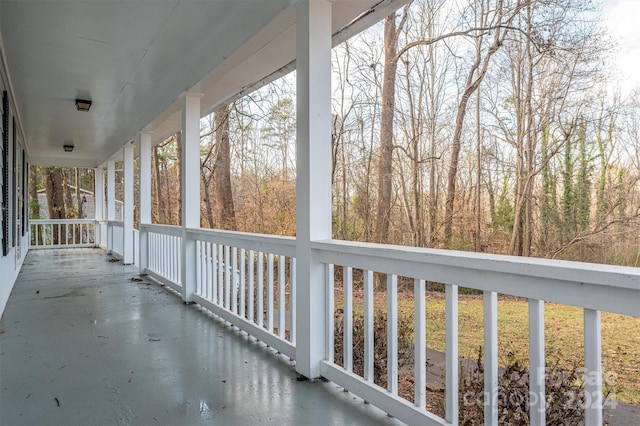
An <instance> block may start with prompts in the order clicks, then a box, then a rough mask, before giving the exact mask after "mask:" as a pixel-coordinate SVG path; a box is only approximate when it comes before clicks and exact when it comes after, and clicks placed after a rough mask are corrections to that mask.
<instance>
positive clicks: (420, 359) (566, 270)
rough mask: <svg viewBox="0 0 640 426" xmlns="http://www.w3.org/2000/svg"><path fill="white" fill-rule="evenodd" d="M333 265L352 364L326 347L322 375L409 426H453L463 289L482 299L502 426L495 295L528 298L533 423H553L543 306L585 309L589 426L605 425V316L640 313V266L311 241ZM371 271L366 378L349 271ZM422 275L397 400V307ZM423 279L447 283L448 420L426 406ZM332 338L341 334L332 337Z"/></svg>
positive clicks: (493, 406)
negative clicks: (382, 379)
mask: <svg viewBox="0 0 640 426" xmlns="http://www.w3.org/2000/svg"><path fill="white" fill-rule="evenodd" d="M312 249H313V250H314V251H315V252H316V254H317V255H318V257H319V258H320V260H321V261H322V262H323V263H325V264H326V265H327V269H328V272H329V273H328V274H327V276H328V280H327V284H326V288H327V294H328V298H329V300H330V302H329V303H328V312H327V314H326V317H325V318H326V320H327V321H328V326H327V330H329V333H333V330H334V328H333V327H334V324H333V321H334V315H333V303H332V301H333V280H334V278H333V277H334V275H333V265H340V266H342V267H343V268H344V274H343V275H344V277H345V278H344V279H345V281H344V287H343V288H344V312H345V314H344V318H345V322H346V323H345V327H344V330H345V331H344V336H342V337H343V341H344V342H345V344H344V346H345V348H347V349H346V350H345V353H344V358H345V360H344V366H345V368H343V367H340V366H338V365H336V364H335V363H334V362H333V348H332V347H328V348H327V353H326V360H325V361H323V362H322V367H321V372H322V375H323V376H324V377H326V378H328V379H330V380H332V381H334V382H336V383H338V384H340V385H342V386H344V387H345V388H346V389H349V390H350V391H352V392H353V393H355V394H357V395H359V396H360V397H362V398H363V399H364V400H366V401H369V402H371V403H373V404H375V405H377V406H379V407H380V408H382V409H383V410H385V411H387V412H388V413H389V414H391V415H393V416H396V417H397V418H399V419H400V420H402V421H404V422H406V423H409V424H434V425H446V424H450V423H456V422H457V419H458V408H459V407H458V374H459V372H458V368H459V367H458V350H457V348H458V318H457V311H458V306H457V304H458V296H457V294H458V286H465V287H468V288H473V289H477V290H481V291H483V293H484V330H485V331H484V333H485V335H484V348H485V349H484V354H485V360H484V363H485V365H484V377H485V386H484V395H485V403H484V410H485V424H487V425H497V424H498V403H497V401H498V337H497V336H498V334H497V331H498V327H497V294H498V293H501V294H504V295H512V296H519V297H524V298H528V299H529V346H530V348H532V350H531V354H530V365H529V371H530V372H531V373H530V374H531V377H530V383H532V385H531V386H530V398H531V403H532V407H531V410H530V412H531V424H536V425H544V424H545V421H544V420H545V416H544V413H545V406H544V402H545V401H546V399H545V396H544V395H545V389H544V371H545V368H544V367H545V364H544V310H543V304H544V301H550V302H556V303H561V304H566V305H573V306H578V307H581V308H584V319H585V323H584V328H585V333H584V334H585V342H584V347H585V354H584V358H585V371H586V375H587V378H588V380H586V385H585V393H586V394H587V396H588V397H587V398H586V399H587V400H588V401H587V404H586V407H585V420H586V424H587V425H601V424H602V367H601V339H600V311H608V312H614V313H619V314H624V315H630V316H634V317H640V270H639V269H637V268H625V267H617V266H609V265H594V264H585V263H578V262H564V261H554V260H547V259H532V258H520V257H511V256H498V255H486V254H479V253H467V252H454V251H445V250H433V249H423V248H411V247H398V246H388V245H374V244H366V243H356V242H346V241H335V240H331V241H322V242H315V243H312ZM352 268H358V269H361V270H362V271H363V275H364V282H365V285H364V321H365V349H364V352H365V355H364V356H365V359H364V362H365V369H364V377H361V376H358V375H356V374H354V373H353V371H351V368H350V366H351V365H352V359H351V357H352V353H351V350H350V349H349V348H350V346H351V345H350V339H351V336H350V332H351V331H350V329H351V324H350V323H349V321H350V318H351V317H352V315H353V308H352V307H353V294H352V293H351V285H350V275H351V273H350V271H351V270H352ZM373 272H379V273H384V274H388V275H387V288H386V299H387V322H388V324H389V325H388V327H389V328H388V333H387V334H388V342H387V374H388V377H387V383H388V385H387V389H383V388H381V387H379V386H377V385H375V384H374V383H373V356H374V353H373V331H372V330H373V327H372V325H373V322H372V321H373ZM398 276H403V277H409V278H413V279H414V303H415V324H414V330H416V332H415V335H414V339H415V340H414V341H415V345H414V346H415V366H414V377H413V380H414V383H415V392H414V401H411V402H409V401H407V400H405V399H403V398H400V397H399V396H398V345H397V344H398V341H397V339H398V330H397V327H398V323H397V319H398V317H397V315H398V302H397V291H398V288H397V277H398ZM425 280H429V281H433V282H439V283H443V284H445V286H446V374H445V407H446V416H445V417H446V420H445V419H442V418H439V417H437V416H435V415H433V414H432V413H429V412H427V411H426V410H425V406H426V398H425V392H426V353H425V351H426V344H425V330H426V327H425ZM328 341H329V342H333V335H331V336H330V338H329V339H328Z"/></svg>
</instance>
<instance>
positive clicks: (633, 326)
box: [335, 289, 640, 405]
mask: <svg viewBox="0 0 640 426" xmlns="http://www.w3.org/2000/svg"><path fill="white" fill-rule="evenodd" d="M340 293H341V289H339V290H338V294H336V300H335V303H336V309H341V308H342V305H341V304H342V300H343V299H342V294H340ZM375 307H376V309H382V310H386V298H385V295H384V293H376V295H375ZM413 309H414V307H413V293H412V292H410V291H401V292H399V294H398V311H399V315H400V316H403V317H404V318H407V319H409V320H410V322H409V324H410V325H409V326H410V327H411V330H410V333H413ZM426 309H427V323H426V326H427V346H428V347H429V348H432V349H435V350H438V351H442V352H444V350H445V296H444V293H441V292H437V291H429V292H427V306H426ZM528 309H529V308H528V303H527V301H526V300H525V299H521V298H516V297H510V296H500V297H499V299H498V344H499V346H498V353H499V364H500V366H501V367H503V368H504V367H505V366H506V365H508V363H509V362H510V361H513V360H518V361H521V362H524V363H525V365H526V364H528V359H529V332H528V327H529V323H528V317H529V310H528ZM354 315H362V294H361V292H359V291H355V292H354ZM458 334H459V335H458V340H459V348H458V351H459V355H460V357H462V358H467V359H475V358H476V357H477V354H478V348H479V347H481V346H483V337H484V336H483V301H482V296H481V295H460V296H459V297H458ZM545 346H546V350H545V356H546V364H547V366H550V367H553V366H558V367H564V366H567V367H568V368H571V366H575V365H583V357H584V321H583V310H582V309H581V308H577V307H573V306H567V305H559V304H556V303H550V302H547V303H545ZM602 370H603V375H604V385H605V391H606V390H607V385H611V387H610V388H609V390H610V391H611V394H610V397H612V398H614V399H616V400H618V401H621V402H626V403H629V404H633V405H640V318H633V317H630V316H626V315H618V314H612V313H608V312H603V313H602Z"/></svg>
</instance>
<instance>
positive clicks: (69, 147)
mask: <svg viewBox="0 0 640 426" xmlns="http://www.w3.org/2000/svg"><path fill="white" fill-rule="evenodd" d="M62 148H64V152H71V151H73V145H67V144H64V145H63V146H62Z"/></svg>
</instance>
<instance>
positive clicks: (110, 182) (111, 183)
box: [107, 160, 116, 253]
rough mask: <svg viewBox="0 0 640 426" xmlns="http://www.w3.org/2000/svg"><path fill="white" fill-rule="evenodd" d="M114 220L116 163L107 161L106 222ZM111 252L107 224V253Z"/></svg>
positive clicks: (111, 245)
mask: <svg viewBox="0 0 640 426" xmlns="http://www.w3.org/2000/svg"><path fill="white" fill-rule="evenodd" d="M110 220H116V161H115V160H107V221H110ZM112 250H113V230H112V228H111V226H109V224H108V223H107V253H111V251H112Z"/></svg>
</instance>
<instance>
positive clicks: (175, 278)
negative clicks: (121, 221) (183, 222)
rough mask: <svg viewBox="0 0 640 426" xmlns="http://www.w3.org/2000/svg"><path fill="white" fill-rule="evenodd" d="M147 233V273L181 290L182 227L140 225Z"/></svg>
mask: <svg viewBox="0 0 640 426" xmlns="http://www.w3.org/2000/svg"><path fill="white" fill-rule="evenodd" d="M140 231H141V232H145V233H146V234H147V241H148V247H147V250H148V260H147V263H146V264H147V273H148V274H149V275H151V276H152V277H153V278H155V279H157V280H158V281H160V282H162V283H163V284H166V285H167V286H169V287H171V288H173V289H174V290H175V291H177V292H181V291H182V282H181V281H182V278H181V274H182V228H181V227H179V226H171V225H141V227H140Z"/></svg>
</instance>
